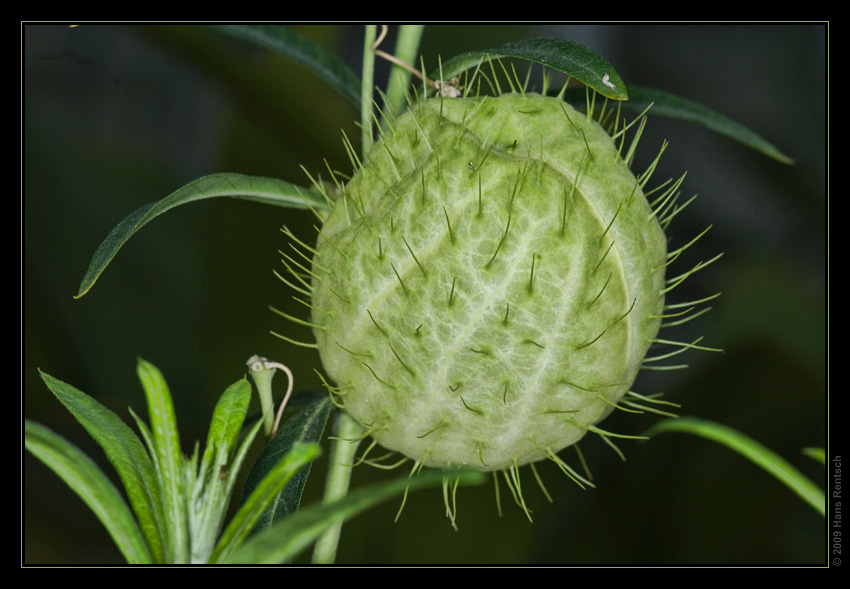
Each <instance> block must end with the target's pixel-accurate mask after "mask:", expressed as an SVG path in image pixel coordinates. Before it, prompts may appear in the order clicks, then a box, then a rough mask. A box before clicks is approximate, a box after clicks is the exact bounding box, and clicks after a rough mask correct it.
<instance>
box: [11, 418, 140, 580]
mask: <svg viewBox="0 0 850 589" xmlns="http://www.w3.org/2000/svg"><path fill="white" fill-rule="evenodd" d="M24 426H25V437H24V444H25V446H26V448H27V450H29V451H30V452H32V453H33V455H35V456H36V457H37V458H38V459H39V460H41V461H42V462H44V464H46V465H47V466H48V467H50V469H51V470H53V472H55V473H56V474H57V475H59V476H60V477H61V478H62V480H64V481H65V482H66V483H67V484H68V486H69V487H70V488H71V489H73V490H74V492H75V493H77V495H79V496H80V498H81V499H82V500H83V501H85V503H86V505H88V506H89V508H91V510H92V511H93V512H94V514H95V515H96V516H97V517H98V519H100V521H101V522H102V523H103V525H104V526H105V527H106V530H107V531H108V532H109V535H110V536H112V539H113V540H114V541H115V544H116V545H117V546H118V549H119V550H120V551H121V554H123V555H124V558H125V559H126V560H127V562H128V563H130V564H150V563H152V562H153V559H152V557H151V553H150V551H149V550H148V546H147V544H146V543H145V540H144V537H143V536H142V532H141V530H139V526H138V525H137V523H136V520H135V519H134V518H133V514H132V512H131V511H130V508H129V507H128V506H127V503H126V502H125V501H124V498H123V497H122V496H121V493H120V492H119V491H118V489H116V488H115V486H114V485H113V484H112V482H111V481H110V480H109V479H108V478H107V477H106V475H105V474H103V471H101V470H100V468H98V466H97V465H96V464H95V463H94V462H93V461H92V460H91V459H90V458H89V457H88V456H86V455H85V454H83V453H82V451H80V450H79V449H78V448H77V447H76V446H74V445H73V444H71V443H70V442H69V441H68V440H66V439H64V438H62V437H61V436H59V435H57V434H55V433H54V432H52V431H51V430H50V429H48V428H46V427H44V426H43V425H39V424H37V423H34V422H32V421H29V420H25V422H24Z"/></svg>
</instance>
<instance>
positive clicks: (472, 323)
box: [312, 94, 667, 470]
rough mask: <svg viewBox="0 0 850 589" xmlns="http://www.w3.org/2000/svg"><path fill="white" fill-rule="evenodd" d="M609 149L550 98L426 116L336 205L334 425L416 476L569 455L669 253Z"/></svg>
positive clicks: (473, 101) (413, 120)
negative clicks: (357, 432)
mask: <svg viewBox="0 0 850 589" xmlns="http://www.w3.org/2000/svg"><path fill="white" fill-rule="evenodd" d="M617 147H618V146H617V145H616V144H615V143H614V142H613V141H612V139H611V138H610V137H609V135H608V134H607V133H606V132H605V131H604V130H603V129H602V128H600V127H599V126H598V125H597V124H596V123H595V122H593V121H590V120H588V119H587V117H586V116H585V115H584V114H582V113H579V112H577V111H575V110H574V109H573V108H571V107H570V106H569V105H567V104H565V103H563V102H562V101H561V100H559V99H556V98H546V97H542V96H539V95H534V94H526V95H525V96H521V95H518V94H507V95H502V96H499V97H495V98H494V97H481V98H451V99H449V98H446V99H439V98H434V99H429V100H425V101H423V102H420V103H418V104H417V105H415V106H414V107H412V109H411V110H410V111H409V112H408V113H406V114H405V115H403V116H401V117H399V118H398V119H396V120H395V121H394V122H393V128H392V130H391V131H388V132H387V133H386V134H385V135H384V137H383V138H382V139H381V140H380V141H379V142H377V143H376V145H375V147H374V149H373V150H372V152H371V153H370V154H369V156H368V157H367V159H366V160H365V161H364V162H363V166H362V168H361V169H359V170H358V171H357V173H356V174H355V176H354V177H353V178H352V179H351V181H350V182H349V183H348V184H347V185H346V186H345V189H344V194H343V195H342V196H341V197H340V198H339V200H338V201H337V202H336V204H335V206H334V208H333V210H332V212H331V213H330V214H329V216H328V217H327V219H326V221H325V224H324V226H323V227H322V229H321V231H320V235H319V238H318V243H317V248H316V249H317V253H316V255H315V258H314V266H313V272H314V280H313V303H312V305H313V322H314V323H315V324H316V325H318V326H320V327H317V328H316V329H315V330H314V331H315V335H316V339H317V344H318V349H319V352H320V355H321V359H322V363H323V365H324V368H325V370H326V372H327V374H328V375H329V376H330V378H331V379H332V380H333V381H334V382H335V384H336V386H337V387H338V393H339V395H338V398H339V400H340V401H341V402H342V404H343V405H344V408H345V410H346V411H347V412H348V413H349V414H350V415H351V416H352V417H353V418H354V419H355V420H357V421H358V422H360V423H361V424H362V425H363V426H364V427H365V428H367V430H368V431H369V432H370V434H371V435H372V436H373V437H374V438H375V439H376V440H377V441H378V442H379V443H380V444H381V445H383V446H385V447H386V448H389V449H392V450H396V451H398V452H401V453H403V454H405V455H407V456H408V457H410V458H412V459H414V460H416V461H418V462H420V463H423V464H425V465H427V466H434V467H448V466H467V467H471V468H479V469H482V470H497V469H504V468H508V467H516V466H517V465H522V464H525V463H528V462H532V461H536V460H540V459H542V458H546V457H547V456H549V455H550V454H551V453H554V452H557V451H559V450H561V449H562V448H564V447H566V446H568V445H571V444H574V443H575V442H577V441H578V440H579V439H580V438H582V436H584V434H585V433H587V431H588V427H589V426H592V425H593V424H595V423H597V422H599V421H600V420H601V419H602V418H604V417H605V416H606V415H608V414H609V413H610V412H611V411H612V409H613V408H614V405H615V404H616V403H617V402H618V401H619V400H620V398H621V397H622V396H623V395H624V394H626V393H627V392H628V391H629V388H630V387H631V384H632V382H633V381H634V378H635V375H636V373H637V372H638V370H639V368H640V365H641V361H642V360H643V358H644V355H645V354H646V351H647V349H648V347H649V345H650V343H651V341H652V340H653V338H655V336H656V334H657V331H658V328H659V324H660V318H659V316H660V315H661V313H662V307H663V305H664V297H663V294H662V291H663V288H664V266H665V263H666V261H667V260H666V253H667V252H666V239H665V235H664V232H663V231H662V229H661V227H660V226H659V224H658V221H657V220H656V218H655V216H654V215H653V213H652V210H651V208H650V206H649V205H648V203H647V201H646V198H645V197H644V195H643V193H642V191H641V188H640V186H639V183H638V181H637V180H636V179H635V176H634V175H633V174H632V172H631V171H630V170H629V168H628V166H627V165H626V164H625V163H624V162H623V160H622V159H621V157H620V155H619V154H618V149H617Z"/></svg>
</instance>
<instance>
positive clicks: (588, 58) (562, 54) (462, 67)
mask: <svg viewBox="0 0 850 589" xmlns="http://www.w3.org/2000/svg"><path fill="white" fill-rule="evenodd" d="M501 57H517V58H521V59H526V60H528V61H533V62H535V63H539V64H542V65H544V66H546V67H548V68H551V69H553V70H558V71H560V72H563V73H565V74H567V75H568V76H571V77H573V78H575V79H577V80H579V81H580V82H582V83H584V84H585V85H587V86H589V87H591V88H593V89H594V90H596V91H597V92H598V93H599V94H601V95H603V96H606V97H608V98H611V99H614V100H628V99H629V96H628V93H627V91H626V85H625V83H624V82H623V80H622V79H621V78H620V76H619V74H617V72H616V71H615V70H614V67H613V66H612V65H611V64H610V63H608V61H606V60H605V58H603V57H602V56H600V55H599V54H598V53H596V52H595V51H592V50H590V49H588V48H587V47H584V46H583V45H579V44H578V43H575V42H573V41H566V40H564V39H548V38H535V39H525V40H522V41H516V42H514V43H508V44H506V45H502V46H501V47H496V48H494V49H485V50H483V51H471V52H469V53H463V54H461V55H458V56H457V57H454V58H452V59H450V60H449V61H448V62H446V63H443V64H442V67H441V69H440V70H438V71H437V72H432V76H431V77H432V78H434V79H440V78H442V79H443V80H449V79H451V78H453V77H456V76H458V75H459V74H460V73H461V72H463V71H466V70H468V69H470V68H473V67H476V66H477V65H478V64H479V63H481V62H485V61H489V60H492V59H499V58H501ZM441 72H442V75H441Z"/></svg>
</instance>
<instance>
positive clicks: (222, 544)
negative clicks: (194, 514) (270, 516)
mask: <svg viewBox="0 0 850 589" xmlns="http://www.w3.org/2000/svg"><path fill="white" fill-rule="evenodd" d="M319 452H320V448H319V445H318V444H296V445H295V447H293V448H292V450H291V451H290V452H289V453H288V454H287V455H286V456H285V457H284V458H283V459H282V460H280V461H279V462H278V463H277V464H276V465H275V467H274V468H273V469H271V470H270V471H269V472H268V474H267V475H266V476H265V477H264V478H263V480H262V481H261V482H260V484H259V485H257V487H256V488H255V489H254V492H253V493H251V495H250V496H249V497H248V499H247V501H245V503H244V504H243V505H242V507H240V508H239V511H237V512H236V515H235V516H233V519H232V520H231V521H230V524H229V525H228V526H227V528H226V529H225V530H224V533H223V534H222V535H221V538H220V540H219V542H218V545H217V546H216V548H215V551H214V552H213V554H212V557H211V558H210V562H213V563H214V562H217V561H219V559H222V558H227V557H228V555H229V554H230V553H231V551H233V550H234V549H235V548H236V547H238V546H239V545H240V544H241V543H242V541H243V540H244V539H245V538H246V537H247V536H248V534H249V533H250V532H251V530H252V529H253V528H254V526H255V525H256V523H257V521H258V520H259V518H260V516H262V514H263V513H264V512H265V511H266V510H267V509H268V507H269V505H271V503H272V502H273V501H274V500H275V498H276V497H277V495H278V493H280V490H281V489H282V488H283V486H284V485H285V484H286V483H287V482H289V480H290V479H291V478H292V477H293V475H295V473H296V472H298V471H299V470H300V469H301V468H302V467H304V466H305V465H306V464H307V463H309V462H310V461H311V460H313V459H314V458H315V457H316V456H318V455H319Z"/></svg>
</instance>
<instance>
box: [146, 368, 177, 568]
mask: <svg viewBox="0 0 850 589" xmlns="http://www.w3.org/2000/svg"><path fill="white" fill-rule="evenodd" d="M136 371H137V372H138V375H139V380H140V381H141V382H142V387H143V388H144V390H145V396H146V397H147V401H148V417H149V419H150V422H151V433H152V434H153V443H154V446H155V447H156V456H157V460H156V466H157V474H158V475H159V485H160V489H161V492H162V509H163V515H164V521H165V529H166V531H167V537H166V538H167V540H166V545H165V546H166V559H167V560H168V562H170V563H174V564H181V563H186V562H188V559H189V537H188V534H187V529H186V503H185V500H184V494H183V493H184V490H183V474H184V473H183V454H182V452H181V450H180V435H179V433H178V431H177V418H176V416H175V414H174V403H173V401H172V399H171V392H170V391H169V390H168V385H167V384H166V382H165V379H164V378H163V376H162V373H161V372H160V371H159V369H158V368H157V367H156V366H154V365H153V364H151V363H149V362H146V361H144V360H142V359H139V361H138V365H137V367H136Z"/></svg>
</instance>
